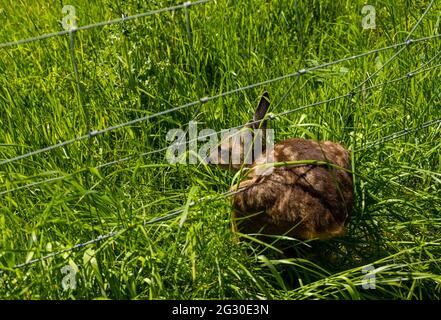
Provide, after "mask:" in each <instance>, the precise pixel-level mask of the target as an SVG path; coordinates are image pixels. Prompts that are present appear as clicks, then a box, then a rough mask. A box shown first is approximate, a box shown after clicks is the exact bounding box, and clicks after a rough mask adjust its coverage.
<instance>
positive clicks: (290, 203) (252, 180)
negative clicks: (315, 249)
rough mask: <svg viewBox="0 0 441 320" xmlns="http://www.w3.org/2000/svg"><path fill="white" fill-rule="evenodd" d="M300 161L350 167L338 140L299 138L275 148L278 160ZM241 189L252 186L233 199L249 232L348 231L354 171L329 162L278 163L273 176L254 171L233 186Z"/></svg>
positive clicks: (305, 234) (314, 234) (303, 235)
mask: <svg viewBox="0 0 441 320" xmlns="http://www.w3.org/2000/svg"><path fill="white" fill-rule="evenodd" d="M263 156H264V155H262V157H263ZM297 160H318V161H326V162H329V163H332V164H334V165H336V166H339V167H342V168H345V169H350V161H349V153H348V151H346V150H345V149H344V148H343V147H342V146H341V145H340V144H338V143H333V142H330V141H325V142H320V143H318V142H316V141H313V140H305V139H297V138H294V139H288V140H285V141H282V142H279V143H277V144H276V145H275V146H274V162H284V161H297ZM256 163H259V159H258V160H257V161H256ZM256 163H255V164H256ZM238 188H246V190H245V191H243V192H241V193H238V194H236V195H235V196H234V199H233V208H234V219H235V220H237V222H238V229H239V231H241V232H243V233H263V234H273V235H288V236H292V237H296V238H300V239H312V238H320V239H328V238H331V237H334V236H339V235H343V234H344V233H345V225H346V223H347V222H348V219H349V217H350V215H351V212H352V203H353V191H352V190H353V186H352V176H351V174H350V173H348V172H347V171H344V170H341V169H337V168H332V167H328V166H326V165H316V164H311V165H297V166H281V167H274V170H273V172H272V173H271V174H269V175H257V174H255V172H254V171H251V172H250V174H249V179H248V180H245V181H242V182H241V183H239V184H238V185H236V186H233V187H232V190H237V189H238ZM247 217H248V218H247Z"/></svg>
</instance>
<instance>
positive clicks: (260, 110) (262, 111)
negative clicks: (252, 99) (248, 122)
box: [253, 91, 270, 129]
mask: <svg viewBox="0 0 441 320" xmlns="http://www.w3.org/2000/svg"><path fill="white" fill-rule="evenodd" d="M269 106H270V101H269V94H268V92H267V91H265V92H264V93H263V94H262V98H260V102H259V105H258V106H257V109H256V112H255V113H254V117H253V122H254V123H253V127H254V128H255V129H257V128H261V129H265V128H266V121H263V123H261V122H260V121H259V120H262V119H263V118H265V115H266V113H267V112H268V108H269Z"/></svg>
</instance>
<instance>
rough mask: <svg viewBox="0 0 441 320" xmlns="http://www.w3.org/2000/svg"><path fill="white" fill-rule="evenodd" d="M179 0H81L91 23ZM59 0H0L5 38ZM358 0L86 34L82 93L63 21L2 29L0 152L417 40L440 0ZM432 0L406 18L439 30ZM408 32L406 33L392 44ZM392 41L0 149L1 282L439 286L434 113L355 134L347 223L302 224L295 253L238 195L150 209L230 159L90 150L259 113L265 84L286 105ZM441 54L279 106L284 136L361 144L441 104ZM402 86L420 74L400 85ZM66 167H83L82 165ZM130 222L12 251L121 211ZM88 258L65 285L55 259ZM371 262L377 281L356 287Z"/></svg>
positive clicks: (242, 287) (128, 145)
mask: <svg viewBox="0 0 441 320" xmlns="http://www.w3.org/2000/svg"><path fill="white" fill-rule="evenodd" d="M177 3H178V2H177V1H171V0H170V1H159V0H158V1H139V0H130V1H122V0H117V1H115V0H106V1H99V2H98V1H83V0H78V1H74V0H72V1H69V4H71V5H73V6H75V8H76V9H77V16H78V19H79V20H78V25H79V26H82V25H86V24H90V23H94V22H98V21H103V20H109V19H115V18H119V17H121V16H122V15H125V16H128V15H132V14H136V13H139V12H143V11H148V10H152V9H157V8H162V7H166V6H170V5H175V4H177ZM64 4H67V2H65V1H42V0H38V1H26V0H23V1H12V0H10V1H7V0H0V25H1V26H2V32H0V42H6V41H13V40H18V39H21V38H26V37H30V36H34V35H39V34H43V33H49V32H53V31H59V30H62V28H61V19H62V18H63V14H62V13H61V8H62V6H63V5H64ZM364 4H365V3H364V2H363V1H346V2H338V1H315V0H314V1H301V0H298V1H295V0H271V1H264V0H253V1H250V0H249V1H246V0H236V1H228V0H218V1H212V2H210V3H208V4H204V5H199V6H194V7H191V8H190V11H189V13H190V19H191V29H192V38H193V45H192V46H190V43H189V39H188V35H187V28H186V23H185V15H184V11H183V10H181V11H175V12H169V13H162V14H159V15H154V16H150V17H145V18H142V19H138V20H133V21H127V22H124V23H120V24H114V25H111V26H106V27H100V28H96V29H90V30H86V31H81V32H77V33H76V34H75V56H76V59H77V62H78V66H79V77H80V80H81V87H82V95H81V97H80V98H81V101H82V105H80V104H79V100H78V98H79V96H78V95H79V94H80V93H79V92H78V90H77V86H76V82H75V77H74V72H73V66H72V61H71V59H70V52H69V36H68V35H66V36H61V37H55V38H50V39H46V40H42V41H38V42H33V43H29V44H25V45H20V46H15V47H10V48H3V49H0V124H1V126H0V159H9V158H11V157H14V156H17V155H21V154H24V153H27V152H30V151H33V150H37V149H39V148H43V147H46V146H48V145H53V144H56V143H58V142H61V141H65V140H68V139H71V138H73V137H77V136H81V135H84V134H87V128H88V126H90V127H91V128H93V129H94V130H99V129H103V128H106V127H109V126H112V125H115V124H119V123H122V122H125V121H130V120H132V119H135V118H138V117H142V116H146V115H150V114H153V113H155V112H159V111H162V110H166V109H168V108H171V107H174V106H177V105H182V104H185V103H188V102H191V101H196V100H198V99H200V98H201V97H204V96H209V95H214V94H217V93H220V92H225V91H228V90H232V89H235V88H238V87H240V86H244V85H248V84H252V83H257V82H260V81H264V80H267V79H270V78H275V77H278V76H281V75H284V74H288V73H293V72H295V71H297V70H299V69H303V68H308V67H313V66H316V65H319V64H322V63H325V62H329V61H333V60H337V59H340V58H343V57H349V56H352V55H355V54H359V53H363V52H366V51H369V50H372V49H375V48H381V47H383V46H387V45H391V44H394V43H398V42H402V41H404V40H405V38H406V37H407V35H408V34H409V31H410V30H411V28H412V27H413V25H414V24H415V23H416V22H417V20H418V19H419V17H420V16H421V14H422V13H423V12H424V10H425V9H426V7H427V4H428V1H414V2H412V3H410V2H409V1H406V2H403V3H397V2H393V1H373V2H372V3H370V4H372V5H374V6H375V8H376V14H377V17H376V23H377V28H376V29H374V30H363V29H362V27H361V19H362V14H361V8H362V7H363V5H364ZM440 9H441V6H440V4H439V3H437V4H435V5H434V6H433V7H432V9H431V10H430V11H429V13H428V14H427V16H426V17H425V19H424V20H423V21H422V23H421V25H420V26H419V27H418V28H417V29H416V30H415V34H414V35H413V36H412V38H420V37H425V36H431V35H434V34H437V33H439V28H440V25H439V23H440V12H441V11H440ZM397 50H398V49H397ZM397 50H388V51H382V52H379V53H377V54H373V55H369V56H365V57H363V58H360V59H357V60H351V61H347V62H342V63H339V64H336V65H334V66H331V67H328V68H322V69H319V70H316V71H314V72H312V73H309V74H306V75H303V76H301V77H300V78H299V79H298V81H297V82H296V83H295V84H294V86H293V88H292V90H290V91H289V92H288V88H289V86H290V85H291V84H292V82H293V81H294V78H291V79H287V80H283V81H278V82H274V83H271V84H268V85H266V86H265V88H264V87H257V88H253V89H250V90H246V91H241V92H238V93H236V94H232V95H228V96H225V97H223V98H219V99H216V100H212V101H209V102H207V103H206V104H204V105H202V106H201V107H200V108H198V107H192V108H187V109H182V110H179V111H177V112H174V113H171V114H167V115H165V116H161V117H157V118H154V119H151V120H148V121H144V122H141V123H138V124H136V125H133V126H130V127H126V128H122V129H119V130H115V131H112V132H107V133H105V134H102V135H99V136H97V137H94V138H93V139H91V141H90V143H89V141H82V142H77V143H74V144H72V145H69V146H65V147H62V148H58V149H56V150H53V151H50V152H46V153H43V154H40V155H37V156H33V157H29V158H26V159H23V160H20V161H16V162H12V163H8V164H5V165H2V166H1V167H0V187H1V189H0V190H1V191H3V190H7V189H11V188H14V187H17V186H21V185H24V184H26V183H30V182H33V181H39V180H43V179H46V178H51V177H56V176H59V175H69V176H68V177H67V178H66V179H64V180H62V181H58V182H53V183H47V184H42V185H38V186H36V187H31V188H27V189H22V190H18V191H15V192H11V193H8V194H5V195H2V196H0V203H1V206H0V268H1V270H3V271H4V272H3V273H2V274H0V297H2V298H5V299H56V298H63V299H65V298H69V299H84V298H86V299H92V298H103V297H104V298H111V299H165V298H182V299H202V298H220V299H384V298H389V299H426V298H429V299H439V298H440V297H441V287H440V281H441V267H440V263H441V258H440V257H441V241H440V240H441V233H440V231H441V216H440V209H441V194H440V191H439V190H440V184H441V174H440V172H441V164H440V162H441V161H440V160H441V156H440V152H439V150H440V149H441V136H440V131H439V129H440V127H439V125H438V126H432V127H429V128H427V129H424V130H420V131H418V132H416V133H411V134H409V135H406V136H405V137H402V138H399V139H396V140H393V141H391V142H385V143H383V144H380V145H378V146H375V147H372V148H369V149H367V150H362V151H358V152H356V151H354V152H353V157H354V168H353V169H354V172H355V173H356V180H355V181H356V185H355V189H356V205H355V211H354V216H353V218H352V221H351V224H350V228H349V232H348V234H347V236H345V237H343V238H339V239H333V240H330V241H327V242H317V241H311V242H308V243H302V242H300V241H297V240H294V239H291V240H286V242H288V244H289V245H290V246H291V247H293V248H294V249H295V251H297V254H296V256H295V258H293V257H285V256H281V255H280V254H279V253H278V252H276V251H275V250H272V249H271V248H269V247H264V246H263V247H262V246H254V245H251V244H250V242H248V241H244V239H243V238H240V239H239V241H238V239H237V237H236V236H235V235H234V233H233V232H232V230H231V223H230V221H231V217H230V211H231V203H230V199H228V198H226V199H225V198H219V199H217V200H212V201H205V202H204V201H202V202H200V203H198V204H197V205H195V206H193V207H190V208H187V209H186V210H184V214H186V219H185V222H184V223H183V224H181V221H183V219H182V215H178V216H176V218H174V219H170V220H164V221H161V222H158V223H154V224H151V225H144V224H143V223H144V222H145V221H148V220H150V219H152V218H154V217H160V216H163V215H165V214H167V213H170V212H173V211H174V210H176V209H177V208H178V209H179V208H182V207H183V206H184V207H185V205H186V204H188V203H189V202H191V201H195V202H198V200H199V199H202V198H204V197H210V196H213V197H215V196H216V195H218V194H220V193H222V192H225V191H227V190H228V188H229V186H230V184H231V181H232V174H230V173H228V172H223V171H221V170H220V169H218V168H213V167H206V166H203V165H187V166H184V165H171V164H168V163H167V162H166V160H165V154H164V153H156V154H153V155H149V156H144V157H135V158H134V159H133V160H130V161H124V162H120V163H117V164H114V165H111V166H107V167H105V168H102V169H100V170H85V169H87V168H88V167H94V166H98V165H100V164H103V163H107V162H109V161H113V160H117V159H121V158H124V157H127V156H131V155H137V154H140V153H142V152H147V151H150V150H154V149H159V148H163V147H166V146H167V145H168V144H169V143H170V142H168V141H167V140H166V133H167V132H168V130H170V129H174V128H183V129H185V128H186V126H187V123H188V122H189V121H191V120H197V121H198V125H199V128H200V129H203V128H213V129H216V130H221V129H224V128H229V127H232V126H236V125H240V124H243V123H245V122H246V121H248V120H249V119H250V117H251V114H252V111H253V109H254V107H255V105H256V102H257V99H258V97H259V95H260V94H261V92H262V91H263V90H264V89H266V90H268V91H269V93H270V95H271V97H272V101H273V106H275V105H276V102H277V101H279V100H280V99H281V97H282V96H283V95H284V94H285V93H288V94H287V97H286V99H285V100H283V102H282V103H281V104H280V105H279V106H278V107H277V109H273V110H271V112H273V113H279V112H283V111H286V110H290V109H293V108H295V107H298V106H302V105H307V104H311V103H314V102H318V101H321V100H326V99H330V98H332V97H335V96H339V95H345V94H347V93H348V92H349V91H350V90H351V89H352V88H353V87H355V86H356V85H358V84H359V83H360V82H362V81H363V80H364V79H366V78H367V77H368V76H369V75H371V74H373V72H375V71H376V70H377V69H378V68H379V66H380V65H381V64H382V63H385V62H386V61H387V60H388V59H389V58H390V57H392V56H393V54H394V53H395V52H397ZM439 50H440V43H439V39H433V40H430V41H426V42H421V43H415V44H412V45H410V46H409V47H408V48H406V49H405V50H404V51H403V52H401V53H400V54H399V55H398V56H397V57H396V58H395V59H394V60H393V61H392V62H391V63H389V64H388V65H387V66H386V67H385V68H384V69H382V70H381V71H379V72H378V74H376V75H375V76H374V77H373V78H372V79H371V80H370V81H369V82H368V83H367V84H366V86H370V85H373V84H377V83H381V82H384V81H388V80H391V79H394V78H397V77H400V76H402V75H405V74H406V73H408V72H409V71H411V70H413V69H415V68H417V67H418V66H420V65H421V64H424V63H426V62H427V61H429V60H430V59H431V58H432V57H434V56H435V55H436V54H437V53H439ZM438 63H439V58H436V59H434V61H433V62H432V63H431V64H429V65H428V66H429V67H430V66H432V65H436V64H438ZM440 73H441V72H440V69H439V68H434V69H432V70H430V71H427V72H423V73H420V74H418V75H415V76H414V77H412V78H410V79H409V80H404V81H400V82H396V83H391V84H388V85H385V86H382V87H378V88H375V89H372V90H366V91H363V92H362V93H360V94H357V95H355V96H354V97H353V99H352V102H351V103H349V101H348V99H341V100H337V101H334V102H330V103H326V104H323V105H319V106H316V107H311V108H308V109H304V110H302V111H300V112H295V113H291V114H289V115H287V116H285V117H281V118H278V119H277V120H275V121H272V122H271V123H270V125H271V126H272V127H273V128H275V129H276V139H277V140H281V139H284V138H288V137H294V136H295V137H305V138H314V139H330V140H334V141H342V142H343V143H344V144H345V145H347V146H348V147H350V148H351V149H352V150H357V149H358V148H360V147H361V146H362V145H363V144H365V143H367V142H371V141H375V140H377V139H380V138H381V137H384V136H386V135H388V134H391V133H393V132H396V131H399V130H402V129H403V128H404V127H408V128H412V127H417V126H419V125H421V124H422V123H424V122H425V121H429V120H431V119H439V118H440V116H441V108H440V102H441V101H440V100H441V91H440V86H441V84H440V82H439V80H438V79H439V76H440ZM406 92H407V94H406ZM71 174H72V175H71ZM119 228H127V231H125V232H124V233H122V234H121V235H119V236H117V237H114V238H111V239H107V240H104V241H101V242H98V243H96V244H93V245H89V246H86V247H84V248H81V249H79V250H75V251H73V252H67V253H64V254H61V255H58V256H55V257H52V258H49V259H47V260H44V261H41V262H39V263H36V264H33V265H30V266H26V267H23V268H20V269H14V268H13V267H14V266H15V265H17V264H20V263H23V262H26V261H30V260H31V259H33V258H37V257H40V256H42V255H45V254H48V253H51V252H55V251H58V250H62V249H64V248H69V247H71V246H73V245H75V244H78V243H81V242H85V241H88V240H90V239H93V238H96V237H97V236H98V235H100V234H105V233H107V232H110V231H112V230H115V229H119ZM66 265H70V266H71V267H72V268H73V269H75V270H76V271H77V277H76V279H77V286H76V289H75V290H72V289H70V290H63V288H62V280H63V278H64V277H65V276H66V275H65V274H63V273H62V272H61V269H62V268H63V267H64V266H66ZM366 266H373V268H374V272H375V276H376V288H375V289H369V290H366V289H363V286H362V284H363V279H365V277H366V273H365V272H363V270H366V269H363V268H364V267H366Z"/></svg>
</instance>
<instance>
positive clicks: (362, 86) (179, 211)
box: [0, 0, 441, 274]
mask: <svg viewBox="0 0 441 320" xmlns="http://www.w3.org/2000/svg"><path fill="white" fill-rule="evenodd" d="M211 1H212V0H200V1H194V2H190V1H189V2H186V3H184V4H181V5H177V6H173V7H168V8H162V9H158V10H152V11H149V12H144V13H140V14H137V15H133V16H128V17H123V18H121V19H115V20H110V21H104V22H99V23H95V24H90V25H86V26H83V27H79V28H75V29H73V30H66V31H60V32H54V33H49V34H44V35H40V36H36V37H31V38H27V39H22V40H18V41H13V42H6V43H1V44H0V49H1V48H8V47H14V46H18V45H23V44H26V43H31V42H35V41H41V40H44V39H48V38H51V37H58V36H63V35H66V34H69V35H70V37H71V55H72V62H73V66H74V71H75V74H76V82H77V86H78V91H79V96H80V102H79V104H80V105H81V87H80V81H79V77H78V72H77V69H76V64H75V57H74V50H73V49H74V41H73V40H74V34H75V32H78V31H82V30H87V29H91V28H97V27H102V26H106V25H111V24H115V23H121V22H124V21H129V20H134V19H138V18H142V17H146V16H150V15H154V14H159V13H162V12H170V11H174V10H179V9H184V10H185V14H186V25H187V33H188V37H189V42H190V44H191V43H192V34H191V28H190V17H189V12H188V9H189V8H190V7H191V6H194V5H199V4H204V3H208V2H211ZM434 2H435V1H434V0H432V1H431V2H430V3H429V5H428V7H427V8H426V10H425V11H424V13H423V14H422V16H421V17H420V19H419V20H418V22H417V23H416V24H415V25H414V26H413V28H412V29H411V31H410V32H409V34H408V36H407V37H406V40H405V41H404V42H401V43H397V44H394V45H390V46H386V47H382V48H378V49H374V50H371V51H367V52H364V53H361V54H358V55H354V56H351V57H347V58H342V59H339V60H335V61H331V62H327V63H323V64H321V65H317V66H314V67H311V68H307V69H301V70H299V71H296V72H293V73H289V74H286V75H282V76H280V77H277V78H272V79H268V80H265V81H262V82H258V83H253V84H250V85H246V86H243V87H240V88H236V89H233V90H230V91H226V92H222V93H219V94H217V95H213V96H208V97H203V98H201V99H199V100H197V101H193V102H190V103H187V104H184V105H180V106H177V107H174V108H170V109H167V110H164V111H160V112H157V113H154V114H151V115H148V116H145V117H140V118H136V119H133V120H131V121H128V122H124V123H120V124H117V125H113V126H110V127H107V128H104V129H100V130H91V129H90V128H88V133H87V134H85V135H82V136H78V137H75V138H73V139H70V140H66V141H63V142H60V143H58V144H55V145H51V146H48V147H45V148H41V149H38V150H34V151H31V152H28V153H25V154H22V155H18V156H15V157H12V158H9V159H5V160H2V161H0V165H6V164H10V163H13V162H17V161H19V160H23V159H26V158H29V157H32V156H35V155H38V154H41V153H44V152H48V151H51V150H54V149H57V148H60V147H63V146H67V145H70V144H73V143H76V142H79V141H83V140H86V139H89V141H91V139H92V138H94V137H96V136H98V135H102V134H104V133H106V132H109V131H114V130H118V129H121V128H124V127H127V126H131V125H134V124H137V123H139V122H143V121H147V120H150V119H153V118H156V117H160V116H163V115H166V114H169V113H172V112H176V111H178V110H181V109H186V108H190V107H194V106H202V105H204V104H205V103H207V102H208V101H211V100H215V99H219V98H222V97H225V96H228V95H231V94H234V93H238V92H241V91H244V90H249V89H252V88H256V87H260V86H264V85H267V84H270V83H273V82H277V81H282V80H285V79H289V78H294V77H295V80H294V82H293V83H292V84H291V85H290V87H289V88H288V90H287V91H286V93H285V94H284V95H283V96H282V98H281V99H280V100H279V102H278V103H276V107H277V106H278V105H280V104H281V102H282V101H283V100H284V99H285V98H286V96H287V95H288V93H289V91H290V90H291V89H292V87H293V86H294V84H295V83H296V81H297V80H298V79H299V78H300V76H302V75H305V74H307V73H311V72H313V71H316V70H320V69H324V68H327V67H330V66H333V65H335V64H338V63H342V62H346V61H350V60H354V59H359V58H361V57H365V56H368V55H372V54H375V53H379V52H382V51H385V50H392V49H399V50H398V51H397V52H396V53H395V54H394V55H393V56H392V57H391V58H389V59H388V60H387V61H386V62H385V63H384V64H383V65H382V66H381V67H380V68H379V69H377V71H376V72H374V73H373V74H371V75H370V76H369V77H367V78H366V79H365V80H364V81H362V82H361V83H359V84H358V85H357V86H355V87H354V88H353V89H352V90H351V91H349V92H348V93H347V94H345V95H340V96H337V97H333V98H330V99H327V100H323V101H319V102H316V103H312V104H308V105H304V106H299V107H296V108H293V109H290V110H287V111H284V112H281V113H278V114H274V115H270V116H269V117H268V120H274V119H277V118H280V117H284V116H286V115H288V114H291V113H294V112H298V111H300V110H303V109H306V108H310V107H314V106H318V105H323V104H326V103H329V102H333V101H337V100H341V99H347V98H349V99H348V100H349V104H350V103H351V98H352V97H353V96H354V95H355V94H358V93H360V92H366V91H367V90H372V89H376V88H379V87H381V86H384V85H386V84H390V83H395V82H399V81H404V80H409V79H410V78H411V77H414V76H415V75H417V74H420V73H425V72H428V71H430V70H432V69H436V68H438V67H440V66H441V64H436V65H434V66H431V67H428V68H426V67H427V66H428V65H429V64H430V63H431V62H433V61H434V60H435V59H436V58H437V57H438V56H439V54H440V53H441V52H438V53H436V55H434V56H433V57H432V58H431V59H429V60H428V61H427V62H426V63H424V64H422V65H421V66H419V67H418V68H416V69H415V70H412V71H410V72H408V73H406V75H403V76H401V77H398V78H396V79H392V80H390V81H386V82H383V83H380V84H375V85H372V86H370V87H366V86H365V84H366V83H367V82H369V81H370V80H371V79H372V78H373V77H374V76H375V75H376V74H377V73H378V72H380V71H381V70H382V69H384V68H385V67H386V66H387V65H388V64H389V63H391V62H392V61H394V60H395V59H396V58H397V57H398V56H399V54H400V53H401V52H402V51H403V50H404V49H405V48H407V47H408V46H410V45H414V44H417V43H420V42H425V41H429V40H434V39H437V38H439V37H441V34H437V35H432V36H428V37H423V38H418V39H412V35H413V33H414V32H415V30H416V29H417V27H418V26H419V25H420V24H421V22H422V21H423V19H424V17H425V16H426V15H427V13H428V12H429V10H430V9H431V7H432V6H433V4H434ZM406 92H407V90H406ZM405 100H406V103H407V93H406V99H405ZM255 122H260V121H255ZM251 123H252V122H251ZM248 124H249V123H248ZM437 124H441V119H434V120H431V121H427V122H425V123H423V124H422V125H420V126H417V127H414V128H411V129H409V128H404V129H403V130H402V131H398V132H395V133H393V134H390V135H388V136H385V137H382V138H381V139H378V140H376V141H373V142H368V143H366V144H364V145H363V146H361V147H359V148H357V149H355V150H354V151H356V152H357V151H361V150H366V149H368V148H371V147H374V146H377V145H380V144H382V143H384V142H387V141H391V140H394V139H397V138H399V137H402V136H406V135H408V134H410V133H415V132H418V131H420V130H423V129H425V128H428V127H430V126H434V125H437ZM243 126H244V125H241V126H237V127H233V128H229V129H238V128H241V127H243ZM220 132H221V131H218V132H216V134H218V133H220ZM213 134H214V133H213ZM210 135H212V134H210ZM210 135H207V136H204V137H199V138H198V139H202V138H205V137H209V136H210ZM191 142H194V140H193V141H192V140H190V141H186V142H185V143H186V144H188V143H191ZM167 149H168V148H160V149H156V150H152V151H148V152H144V153H141V154H138V155H132V156H129V157H125V158H121V159H117V160H114V161H111V162H107V163H104V164H100V165H98V166H96V167H95V168H96V169H100V168H104V167H108V166H111V165H114V164H117V163H121V162H125V161H128V160H132V159H136V158H139V157H143V156H147V155H151V154H154V153H159V152H164V151H166V150H167ZM86 170H88V168H83V169H81V170H79V171H77V172H75V173H72V174H67V175H62V176H58V177H52V178H49V179H46V180H42V181H36V182H32V183H29V184H26V185H23V186H18V187H15V188H11V189H8V190H4V191H1V192H0V195H5V194H7V193H11V192H14V191H18V190H22V189H25V188H31V187H35V186H38V185H41V184H45V183H51V182H56V181H60V180H64V179H66V178H68V177H71V176H73V175H75V174H78V173H80V172H84V171H86ZM244 190H245V189H239V190H236V191H228V192H224V193H222V194H219V195H218V196H215V197H211V196H210V197H204V198H201V199H199V200H198V201H197V202H190V203H189V204H187V207H186V208H184V209H177V210H174V211H172V212H171V213H169V214H166V215H164V216H161V217H157V218H153V219H151V220H149V221H146V222H144V223H143V225H149V224H153V223H156V222H160V221H163V220H167V219H170V218H173V217H176V216H178V215H179V214H182V213H183V212H184V210H188V208H190V207H194V206H195V205H198V204H200V203H205V202H209V201H215V200H218V199H224V198H226V197H230V196H232V195H234V194H237V193H239V192H243V191H244ZM134 227H135V226H129V227H126V228H120V229H117V230H113V231H111V232H109V233H106V234H103V235H99V236H97V237H96V238H94V239H91V240H88V241H86V242H83V243H79V244H76V245H74V246H72V247H69V248H64V249H61V250H59V251H56V252H52V253H49V254H47V255H43V256H41V257H39V258H36V259H33V260H29V261H26V262H25V263H22V264H17V265H15V266H14V267H13V268H10V269H19V268H23V267H26V266H29V265H32V264H35V263H37V262H41V261H43V260H46V259H49V258H51V257H55V256H58V255H60V254H63V253H67V252H70V251H74V250H77V249H80V248H83V247H86V246H88V245H91V244H94V243H98V242H101V241H104V240H109V239H111V238H114V237H117V236H118V235H121V234H122V233H124V232H125V231H128V230H131V229H133V228H134ZM5 270H7V269H5ZM1 273H3V270H0V274H1Z"/></svg>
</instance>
